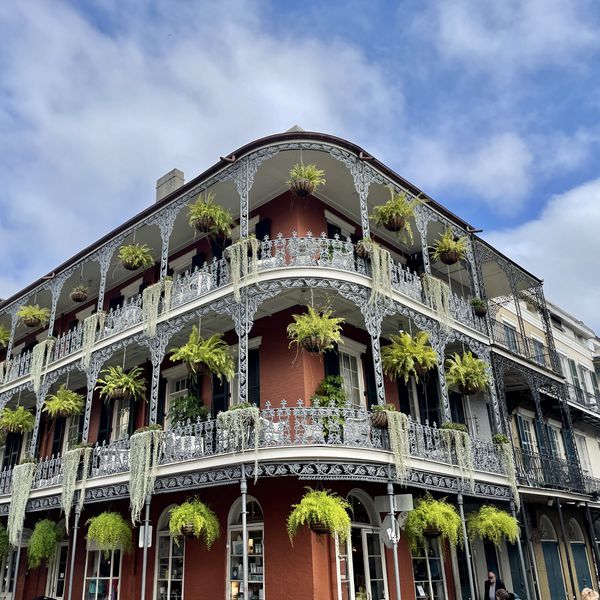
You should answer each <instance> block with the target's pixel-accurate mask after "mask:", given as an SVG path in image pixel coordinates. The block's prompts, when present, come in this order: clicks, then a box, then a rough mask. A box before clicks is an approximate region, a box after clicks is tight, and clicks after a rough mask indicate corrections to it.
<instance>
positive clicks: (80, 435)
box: [77, 395, 85, 442]
mask: <svg viewBox="0 0 600 600" xmlns="http://www.w3.org/2000/svg"><path fill="white" fill-rule="evenodd" d="M84 398H85V395H84ZM77 418H78V419H79V423H78V425H79V427H78V437H77V441H78V442H81V441H83V422H84V421H85V407H84V409H83V413H82V414H80V415H79V417H77Z"/></svg>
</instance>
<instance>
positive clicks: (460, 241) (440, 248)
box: [433, 228, 467, 265]
mask: <svg viewBox="0 0 600 600" xmlns="http://www.w3.org/2000/svg"><path fill="white" fill-rule="evenodd" d="M433 248H434V250H433V260H441V261H442V262H443V263H444V264H445V265H453V264H455V263H457V262H458V261H459V260H464V259H465V257H466V256H467V236H462V237H459V238H455V237H454V234H453V233H452V229H450V228H448V229H446V231H444V233H443V234H442V235H441V237H439V238H438V240H437V241H436V242H435V245H434V247H433Z"/></svg>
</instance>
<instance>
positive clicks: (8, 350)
mask: <svg viewBox="0 0 600 600" xmlns="http://www.w3.org/2000/svg"><path fill="white" fill-rule="evenodd" d="M18 310H19V307H18V306H17V305H16V304H13V305H12V306H11V307H10V309H9V312H10V315H11V322H10V338H9V340H8V344H7V346H6V360H7V361H8V360H9V359H10V355H11V353H12V349H13V346H14V344H15V331H16V330H17V323H18V322H19V317H18V316H17V312H18Z"/></svg>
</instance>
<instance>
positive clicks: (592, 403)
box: [566, 383, 600, 413]
mask: <svg viewBox="0 0 600 600" xmlns="http://www.w3.org/2000/svg"><path fill="white" fill-rule="evenodd" d="M566 388H567V395H568V398H569V400H570V401H571V402H574V403H575V404H578V405H579V406H583V407H584V408H587V409H588V410H593V411H594V412H597V413H600V398H598V397H597V396H596V394H593V393H592V392H588V391H587V390H584V389H582V388H581V387H578V386H574V385H572V384H570V383H568V384H566Z"/></svg>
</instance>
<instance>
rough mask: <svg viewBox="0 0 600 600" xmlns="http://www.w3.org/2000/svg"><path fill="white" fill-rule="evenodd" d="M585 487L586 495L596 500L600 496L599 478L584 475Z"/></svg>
mask: <svg viewBox="0 0 600 600" xmlns="http://www.w3.org/2000/svg"><path fill="white" fill-rule="evenodd" d="M583 485H584V488H585V492H586V494H590V495H591V496H594V497H595V498H598V497H599V496H600V479H598V478H597V477H592V476H591V475H586V474H585V473H584V475H583Z"/></svg>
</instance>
